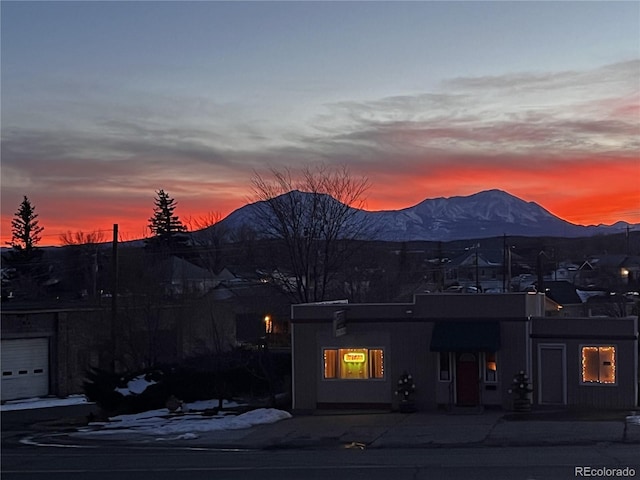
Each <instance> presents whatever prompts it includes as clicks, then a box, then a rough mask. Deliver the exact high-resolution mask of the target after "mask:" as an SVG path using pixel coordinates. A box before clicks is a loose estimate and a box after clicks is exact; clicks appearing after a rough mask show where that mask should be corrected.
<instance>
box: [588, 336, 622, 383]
mask: <svg viewBox="0 0 640 480" xmlns="http://www.w3.org/2000/svg"><path fill="white" fill-rule="evenodd" d="M582 382H583V383H605V384H610V383H616V348H615V347H613V346H610V345H608V346H588V347H582Z"/></svg>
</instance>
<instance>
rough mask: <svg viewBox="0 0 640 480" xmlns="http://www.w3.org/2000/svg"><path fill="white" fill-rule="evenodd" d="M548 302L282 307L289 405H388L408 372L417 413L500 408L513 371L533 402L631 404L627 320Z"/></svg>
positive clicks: (633, 350) (541, 298)
mask: <svg viewBox="0 0 640 480" xmlns="http://www.w3.org/2000/svg"><path fill="white" fill-rule="evenodd" d="M557 307H558V306H557V304H555V303H554V302H552V301H550V300H549V299H548V298H547V297H546V296H545V295H544V294H543V293H535V292H527V293H507V294H484V295H477V294H464V293H463V294H447V293H440V294H418V295H415V297H414V299H413V301H412V302H408V303H384V304H372V303H370V304H349V303H345V302H338V303H331V302H327V303H313V304H301V305H293V306H292V311H291V332H292V347H291V349H292V362H293V388H292V395H293V408H294V409H296V410H299V411H312V410H316V409H322V408H345V407H349V408H352V407H378V408H385V409H386V408H397V407H398V398H397V396H396V395H395V394H394V393H395V391H396V386H397V382H398V380H399V379H400V378H401V375H403V373H405V372H408V373H410V374H411V375H412V378H413V379H414V381H415V384H416V385H417V388H416V392H415V405H416V407H417V408H418V409H421V410H433V409H437V408H447V409H451V408H456V407H474V408H475V407H491V406H493V407H500V408H504V409H510V408H512V406H513V400H514V399H513V395H512V394H511V393H510V391H509V390H510V388H511V385H512V381H513V378H514V375H515V374H516V373H518V372H520V371H523V372H525V373H526V374H527V375H528V376H529V378H531V379H532V381H533V388H534V392H533V395H532V399H531V400H532V401H533V403H534V405H547V404H549V405H562V406H575V407H578V406H579V407H597V408H600V407H607V408H633V407H635V406H636V405H637V404H638V319H637V317H624V318H607V319H594V318H582V317H561V318H560V317H557V316H549V315H548V313H549V314H550V313H552V312H553V313H556V312H557ZM558 372H561V374H560V373H558ZM559 392H561V395H560V394H559Z"/></svg>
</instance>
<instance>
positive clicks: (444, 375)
mask: <svg viewBox="0 0 640 480" xmlns="http://www.w3.org/2000/svg"><path fill="white" fill-rule="evenodd" d="M438 371H439V372H440V373H439V376H438V378H439V379H440V381H441V382H450V381H451V362H450V359H449V352H440V353H439V355H438Z"/></svg>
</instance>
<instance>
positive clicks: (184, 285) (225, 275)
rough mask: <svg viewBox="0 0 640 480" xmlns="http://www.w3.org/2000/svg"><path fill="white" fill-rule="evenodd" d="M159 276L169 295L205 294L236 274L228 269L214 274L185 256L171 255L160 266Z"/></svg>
mask: <svg viewBox="0 0 640 480" xmlns="http://www.w3.org/2000/svg"><path fill="white" fill-rule="evenodd" d="M159 278H160V280H161V282H162V284H163V285H164V290H165V293H166V294H167V295H185V294H203V293H206V292H208V291H209V290H211V289H212V288H215V287H216V286H218V285H219V284H220V283H221V282H223V281H229V280H231V279H232V278H234V275H233V274H232V273H231V272H230V271H229V270H227V269H223V270H222V271H220V272H219V273H217V274H214V273H213V272H211V271H210V270H208V269H206V268H202V267H199V266H198V265H195V264H194V263H191V262H189V261H187V260H185V259H183V258H180V257H176V256H171V257H169V258H168V259H167V260H166V261H164V262H163V264H162V265H161V267H160V271H159Z"/></svg>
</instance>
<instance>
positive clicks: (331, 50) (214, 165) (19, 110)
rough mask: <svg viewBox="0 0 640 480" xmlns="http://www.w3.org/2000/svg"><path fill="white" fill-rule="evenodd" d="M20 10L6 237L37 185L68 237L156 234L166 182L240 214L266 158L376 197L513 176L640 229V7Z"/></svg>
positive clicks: (183, 199)
mask: <svg viewBox="0 0 640 480" xmlns="http://www.w3.org/2000/svg"><path fill="white" fill-rule="evenodd" d="M0 8H1V14H2V18H1V21H2V33H1V35H2V38H1V39H2V57H1V61H2V92H1V93H2V144H3V145H2V226H3V228H2V230H3V237H5V236H6V232H7V229H8V227H7V225H8V222H9V221H10V217H11V216H12V214H13V213H14V212H15V210H16V209H17V206H18V204H19V202H20V200H21V199H22V196H23V195H27V196H29V197H30V198H31V199H32V201H33V203H34V204H35V205H36V208H37V210H38V211H39V213H40V218H41V223H42V224H43V225H44V226H45V228H47V226H48V225H50V227H49V228H48V229H47V230H48V232H47V233H48V235H56V234H57V233H59V232H62V231H67V230H72V231H77V230H83V231H90V230H93V229H97V228H108V227H109V226H110V225H111V223H122V224H124V225H126V226H127V227H126V228H128V229H129V231H130V232H131V233H130V234H131V235H132V236H140V234H141V233H142V232H143V231H144V228H145V225H146V220H147V218H148V217H149V214H150V211H151V209H152V206H153V197H154V191H155V190H157V189H160V188H163V189H165V190H166V191H168V192H169V193H170V194H171V195H172V196H173V197H175V198H176V199H177V200H178V203H179V205H180V207H179V210H180V211H178V212H177V213H179V214H181V215H192V216H197V215H198V214H202V213H204V212H206V211H220V212H221V213H223V214H226V213H229V212H230V211H231V210H233V209H234V208H238V207H240V206H241V205H243V204H244V203H246V201H247V195H248V189H249V185H250V177H251V175H252V172H253V171H254V169H258V170H260V169H263V168H267V167H268V166H276V167H281V166H289V167H297V166H301V165H305V164H308V163H313V162H318V161H323V162H326V163H329V164H339V163H340V164H342V163H346V164H348V165H349V167H350V168H351V170H352V172H353V173H354V174H357V175H360V174H365V175H367V176H369V178H370V180H371V181H372V183H373V186H374V188H373V189H372V190H371V191H370V192H369V205H370V207H371V208H372V209H379V208H402V207H407V206H411V205H413V204H415V203H418V202H419V201H421V200H423V199H425V198H433V197H436V196H453V195H467V194H471V193H475V192H476V191H480V190H483V189H491V188H501V189H504V190H507V191H509V192H510V193H513V194H516V195H518V196H520V197H521V198H523V199H525V200H531V201H536V202H538V203H540V204H542V205H543V206H545V207H546V208H548V209H550V210H551V211H552V212H553V213H555V214H557V215H559V216H562V217H563V218H566V219H568V220H570V221H575V222H577V223H600V222H606V223H611V222H613V221H616V220H627V221H633V222H640V207H639V204H640V185H639V184H638V181H637V180H635V181H634V180H632V178H633V175H634V174H635V173H638V176H639V177H640V163H639V161H640V160H639V159H638V151H639V149H640V143H639V141H638V135H637V133H640V130H639V129H640V105H639V103H640V3H638V2H480V1H476V2H147V1H140V2H11V1H3V2H2V4H1V6H0ZM603 170H606V171H608V172H610V173H611V175H612V178H617V179H619V180H618V184H617V185H616V188H615V190H614V191H615V192H620V191H624V192H625V194H624V198H618V199H617V201H615V202H609V203H608V206H606V207H605V206H604V205H603V204H602V198H609V197H611V193H607V192H606V188H604V190H605V191H604V192H603V185H602V183H603V182H602V178H603V173H602V171H603ZM598 172H600V173H598ZM554 178H562V179H563V180H562V185H563V187H562V188H559V186H558V184H557V183H554V181H553V179H554ZM567 184H569V185H572V187H570V188H568V189H567V188H566V187H565V185H567ZM98 205H100V207H99V208H98V207H97V206H98ZM105 205H109V207H108V208H105V207H104V206H105ZM70 206H75V208H76V215H74V216H69V215H67V214H65V213H64V211H66V210H68V208H69V207H70ZM596 207H597V208H596ZM51 240H52V241H55V239H51Z"/></svg>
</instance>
